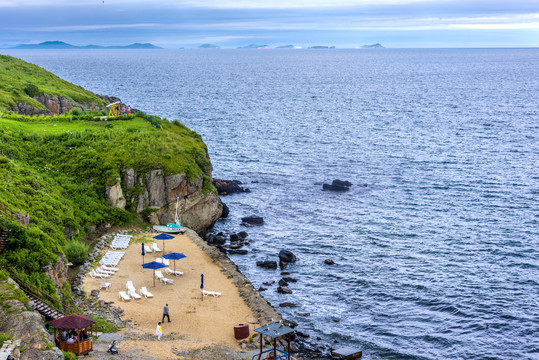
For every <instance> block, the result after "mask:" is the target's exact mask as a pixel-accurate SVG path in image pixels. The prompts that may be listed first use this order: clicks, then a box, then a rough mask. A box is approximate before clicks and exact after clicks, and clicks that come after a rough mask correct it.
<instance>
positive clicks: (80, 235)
mask: <svg viewBox="0 0 539 360" xmlns="http://www.w3.org/2000/svg"><path fill="white" fill-rule="evenodd" d="M83 119H84V120H83ZM88 119H90V120H88ZM96 119H97V120H94V117H93V116H91V115H81V116H79V117H77V116H72V120H71V121H70V116H49V117H44V116H40V117H27V116H21V115H17V114H11V113H10V114H3V115H2V117H1V118H0V203H2V204H4V205H6V206H8V207H9V208H10V209H12V210H13V211H16V212H19V213H22V214H30V227H29V229H25V228H24V227H23V226H22V225H20V224H18V223H16V222H13V221H11V220H8V219H6V218H5V217H0V229H9V230H11V232H10V242H9V243H8V247H7V248H6V250H5V251H4V253H3V254H2V255H0V265H1V266H5V267H8V268H11V269H13V270H16V271H17V272H19V273H21V277H23V278H25V279H27V280H29V281H30V282H32V283H34V284H35V285H37V286H38V287H40V288H41V289H43V290H45V291H48V292H50V293H53V292H54V290H55V289H54V288H53V285H52V282H51V281H50V280H48V279H47V278H46V277H45V276H44V274H43V273H42V271H41V268H42V267H43V266H45V265H47V264H49V263H50V262H51V261H55V259H56V257H57V255H58V254H61V253H64V252H65V247H66V245H67V243H68V242H69V241H71V240H68V239H66V235H67V236H68V237H71V238H72V240H80V239H84V238H85V236H86V234H87V233H88V230H89V228H90V226H91V225H99V224H105V223H111V224H116V225H120V224H123V223H125V222H126V221H129V220H130V219H134V218H135V215H134V209H136V203H134V204H132V205H131V208H129V207H128V208H127V210H125V211H124V210H120V209H117V208H113V207H110V206H109V205H108V203H107V201H106V200H105V196H104V194H105V186H106V184H113V183H114V182H115V181H116V178H118V177H119V175H120V171H121V170H122V169H125V168H133V169H135V170H136V171H137V172H138V173H139V174H140V173H145V172H147V171H149V170H152V169H164V170H165V173H166V174H176V173H184V174H186V175H187V177H188V178H190V179H195V178H199V177H203V178H204V182H205V188H206V189H211V187H212V185H211V182H210V180H209V177H208V176H207V175H208V174H209V173H210V162H209V159H208V158H207V156H206V146H205V145H204V143H203V142H202V139H201V137H200V136H199V135H198V134H196V133H195V132H193V131H191V130H189V129H188V128H186V127H185V126H184V125H182V124H180V123H179V122H173V123H171V122H168V121H166V120H161V119H159V118H157V117H155V116H146V115H145V114H141V115H140V116H131V117H129V118H125V119H116V120H108V121H100V120H99V117H96Z"/></svg>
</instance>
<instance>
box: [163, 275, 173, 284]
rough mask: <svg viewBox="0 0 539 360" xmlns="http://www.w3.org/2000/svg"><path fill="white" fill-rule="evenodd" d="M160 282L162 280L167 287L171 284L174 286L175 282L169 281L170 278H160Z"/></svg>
mask: <svg viewBox="0 0 539 360" xmlns="http://www.w3.org/2000/svg"><path fill="white" fill-rule="evenodd" d="M159 280H161V282H162V283H164V284H165V285H168V284H171V285H172V284H174V280H172V279H168V278H166V277H162V278H160V279H159Z"/></svg>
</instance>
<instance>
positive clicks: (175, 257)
mask: <svg viewBox="0 0 539 360" xmlns="http://www.w3.org/2000/svg"><path fill="white" fill-rule="evenodd" d="M163 257H164V258H165V259H169V260H174V272H176V260H180V259H183V258H185V257H187V256H185V254H183V253H177V252H173V253H170V254H166V255H163Z"/></svg>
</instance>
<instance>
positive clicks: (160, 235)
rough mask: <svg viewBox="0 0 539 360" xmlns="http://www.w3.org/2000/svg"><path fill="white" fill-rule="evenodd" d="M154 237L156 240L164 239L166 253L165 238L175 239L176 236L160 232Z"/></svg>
mask: <svg viewBox="0 0 539 360" xmlns="http://www.w3.org/2000/svg"><path fill="white" fill-rule="evenodd" d="M153 238H154V239H156V240H163V254H164V253H165V240H171V239H174V236H172V235H169V234H165V233H162V234H159V235H157V236H154V237H153Z"/></svg>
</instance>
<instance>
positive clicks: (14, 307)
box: [0, 279, 64, 360]
mask: <svg viewBox="0 0 539 360" xmlns="http://www.w3.org/2000/svg"><path fill="white" fill-rule="evenodd" d="M0 333H5V334H8V335H9V336H10V337H12V338H13V339H16V340H19V339H20V342H21V344H20V349H16V350H15V351H14V352H13V353H12V354H11V355H12V356H13V357H14V358H19V359H21V360H36V359H40V360H60V359H63V358H64V356H63V354H62V352H61V351H60V350H59V349H58V348H57V347H55V346H54V339H53V337H52V335H51V334H49V332H48V331H47V330H46V329H45V326H44V321H43V317H42V316H41V315H40V314H39V313H37V312H35V311H32V310H31V304H30V303H29V302H28V299H27V298H26V296H25V295H24V294H23V293H22V291H20V290H19V289H18V286H17V285H16V284H15V282H14V281H13V280H11V279H8V280H0Z"/></svg>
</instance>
